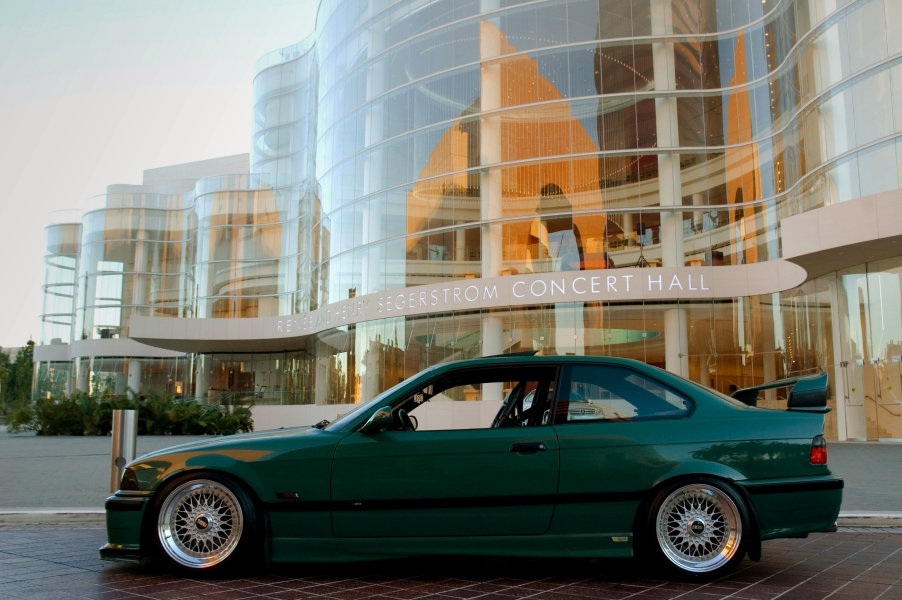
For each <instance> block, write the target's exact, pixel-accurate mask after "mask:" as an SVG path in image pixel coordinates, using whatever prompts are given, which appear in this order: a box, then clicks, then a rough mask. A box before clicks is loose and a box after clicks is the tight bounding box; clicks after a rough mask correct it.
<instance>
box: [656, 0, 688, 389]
mask: <svg viewBox="0 0 902 600" xmlns="http://www.w3.org/2000/svg"><path fill="white" fill-rule="evenodd" d="M651 32H652V35H667V34H671V33H673V14H672V12H671V3H670V0H651ZM652 59H653V63H654V75H655V91H656V92H668V91H671V90H675V89H676V67H675V65H676V63H675V60H674V54H673V44H672V43H669V42H668V43H654V44H652ZM655 126H656V132H657V140H658V148H664V149H667V148H674V149H676V148H678V147H679V143H680V137H679V127H678V119H677V103H676V98H666V97H656V98H655ZM658 193H659V196H660V203H661V207H662V208H665V207H668V206H680V205H681V204H682V196H683V193H682V183H681V181H680V155H679V153H677V152H662V153H661V154H659V155H658ZM661 259H662V262H663V265H664V266H665V267H681V266H683V263H684V259H683V223H682V213H680V212H674V213H670V212H663V213H662V214H661ZM687 335H688V334H687V329H686V311H685V309H681V308H671V309H667V310H665V311H664V356H665V365H666V367H667V370H668V371H670V372H672V373H676V374H678V375H683V376H688V375H689V356H688V348H687Z"/></svg>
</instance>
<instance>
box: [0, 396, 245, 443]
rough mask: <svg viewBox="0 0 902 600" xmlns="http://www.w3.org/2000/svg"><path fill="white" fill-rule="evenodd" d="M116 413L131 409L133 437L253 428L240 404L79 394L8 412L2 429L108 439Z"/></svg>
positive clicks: (211, 432) (173, 397) (234, 431)
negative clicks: (134, 425) (135, 421)
mask: <svg viewBox="0 0 902 600" xmlns="http://www.w3.org/2000/svg"><path fill="white" fill-rule="evenodd" d="M117 409H121V410H136V411H137V413H138V435H229V434H233V433H240V432H242V431H253V429H254V420H253V417H252V416H251V410H250V407H249V406H246V405H242V406H234V405H223V406H219V405H213V406H211V405H207V404H200V403H198V402H195V401H194V400H193V399H192V400H184V399H181V398H176V397H175V396H172V395H170V394H164V393H152V394H150V395H149V396H147V397H146V398H142V399H133V398H125V397H122V396H113V395H106V394H104V395H101V396H93V395H89V394H85V393H83V392H76V393H74V394H73V395H72V396H63V397H61V398H40V399H38V400H36V401H35V402H34V403H32V404H31V405H29V406H26V407H25V408H22V409H20V410H18V411H16V412H14V413H12V414H11V415H10V416H9V418H7V421H6V429H7V431H9V432H12V433H17V432H20V431H34V432H36V433H37V434H38V435H108V434H109V433H110V431H111V429H112V422H113V411H114V410H117Z"/></svg>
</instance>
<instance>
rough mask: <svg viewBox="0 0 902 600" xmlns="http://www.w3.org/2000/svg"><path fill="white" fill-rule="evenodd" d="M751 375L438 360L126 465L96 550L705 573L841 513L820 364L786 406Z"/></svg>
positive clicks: (825, 526)
mask: <svg viewBox="0 0 902 600" xmlns="http://www.w3.org/2000/svg"><path fill="white" fill-rule="evenodd" d="M777 383H778V384H781V385H788V384H789V383H792V382H790V381H787V380H783V381H782V382H777ZM775 385H776V384H775ZM762 387H764V386H762ZM758 389H759V388H751V389H747V390H740V393H738V394H737V396H740V397H742V398H744V399H745V402H740V401H739V400H736V399H734V398H729V397H727V396H724V395H722V394H719V393H718V392H715V391H713V390H711V389H709V388H706V387H703V386H700V385H698V384H696V383H693V382H691V381H688V380H686V379H683V378H680V377H677V376H675V375H673V374H671V373H668V372H666V371H663V370H660V369H658V368H656V367H653V366H650V365H647V364H644V363H641V362H636V361H631V360H626V359H618V358H607V357H585V356H563V357H555V356H523V355H509V356H503V357H490V358H480V359H474V360H466V361H460V362H453V363H447V364H440V365H436V366H434V367H431V368H429V369H426V370H425V371H422V372H421V373H419V374H417V375H415V376H413V377H411V378H410V379H407V380H406V381H403V382H402V383H400V384H398V385H396V386H395V387H393V388H392V389H390V390H388V391H386V392H384V393H383V394H381V395H379V396H378V397H376V398H374V399H373V400H372V401H371V402H368V403H366V404H363V405H361V406H359V407H358V408H356V409H355V410H354V411H352V412H350V413H348V414H346V415H344V416H342V417H341V418H339V419H338V420H336V421H335V422H332V423H320V424H318V425H316V426H315V427H303V428H286V429H280V430H276V431H269V432H260V433H253V434H245V435H236V436H229V437H221V438H215V439H211V440H210V441H202V442H197V443H191V444H185V445H182V446H176V447H173V448H169V449H166V450H163V451H159V452H154V453H152V454H148V455H146V456H143V457H141V458H139V459H137V460H135V461H133V462H132V463H131V464H129V465H128V467H127V468H126V470H125V474H124V476H123V478H122V482H121V485H120V489H119V490H118V491H117V492H116V493H115V494H114V495H113V496H111V497H110V498H109V499H107V502H106V511H107V533H108V540H109V541H108V543H107V544H106V545H105V546H103V548H101V550H100V554H101V557H103V558H105V559H112V560H139V559H142V558H153V557H157V558H162V559H163V560H164V561H168V562H169V563H171V565H173V566H174V567H176V568H180V569H183V570H187V571H189V572H190V571H197V570H208V569H215V570H228V569H230V568H232V567H234V566H244V565H247V564H258V563H269V562H319V561H357V560H369V559H384V558H392V557H404V556H411V555H423V554H432V555H471V556H472V555H504V556H558V557H563V556H566V557H629V556H635V555H640V556H642V557H643V558H644V559H650V560H656V561H658V562H659V563H660V564H661V565H662V566H664V567H667V568H668V569H670V570H671V571H674V572H675V574H683V575H689V576H699V577H700V576H716V575H719V574H721V573H723V572H725V571H728V570H730V569H732V568H734V567H736V565H737V564H738V563H739V562H740V561H741V560H742V559H743V557H744V556H746V555H748V556H749V557H750V558H751V559H752V560H758V559H759V557H760V555H761V542H762V540H768V539H773V538H780V537H798V536H804V535H806V534H807V533H809V532H815V531H829V530H831V529H833V528H834V527H835V522H836V517H837V515H838V513H839V508H840V502H841V499H842V487H843V482H842V480H841V479H838V478H836V477H834V476H833V475H832V474H831V473H830V470H829V469H828V467H827V448H826V443H825V441H824V436H823V425H824V414H825V413H826V411H827V410H828V409H827V408H826V406H825V404H826V376H816V377H814V378H806V379H801V380H800V381H799V382H798V383H796V384H795V387H794V388H793V390H792V392H791V393H790V397H789V401H788V405H789V406H788V409H787V410H773V409H764V408H757V407H755V406H753V405H754V403H755V398H756V397H757V392H758ZM468 400H480V401H479V402H468Z"/></svg>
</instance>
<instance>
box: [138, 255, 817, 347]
mask: <svg viewBox="0 0 902 600" xmlns="http://www.w3.org/2000/svg"><path fill="white" fill-rule="evenodd" d="M806 276H807V274H806V271H805V269H803V268H802V267H800V266H798V265H795V264H793V263H790V262H787V261H785V260H782V259H780V260H771V261H767V262H762V263H755V264H751V265H733V266H710V267H705V266H701V267H673V268H668V267H655V268H644V269H640V268H620V269H598V270H590V271H563V272H555V273H532V274H524V275H507V276H500V277H484V278H476V279H454V280H449V281H447V282H442V283H434V284H428V285H420V286H415V287H409V288H404V289H399V290H392V291H386V292H378V293H374V294H367V295H365V296H358V297H355V298H349V299H347V300H342V301H340V302H335V303H333V304H329V305H327V306H324V307H322V308H319V309H317V310H314V311H311V312H308V313H302V314H297V315H287V316H278V317H259V318H251V319H171V318H160V317H156V318H151V317H132V319H131V323H130V332H129V333H130V337H131V339H134V340H137V341H139V342H142V343H145V344H148V345H151V346H156V347H160V348H168V349H170V350H178V351H182V352H262V351H280V350H291V349H297V348H299V347H302V346H303V343H304V341H305V339H306V338H308V337H309V336H312V335H315V334H318V333H322V332H324V331H327V330H330V329H333V328H336V327H344V326H348V325H354V324H357V323H363V322H367V321H375V320H379V319H385V318H391V317H412V316H423V315H429V314H437V313H449V312H468V311H474V310H487V309H506V308H511V307H519V306H535V305H542V304H556V303H560V302H602V303H603V302H622V301H642V300H644V301H691V300H706V299H709V300H710V299H720V298H737V297H744V296H757V295H761V294H771V293H776V292H781V291H784V290H789V289H792V288H794V287H797V286H799V285H801V284H802V283H803V282H804V281H805V279H806Z"/></svg>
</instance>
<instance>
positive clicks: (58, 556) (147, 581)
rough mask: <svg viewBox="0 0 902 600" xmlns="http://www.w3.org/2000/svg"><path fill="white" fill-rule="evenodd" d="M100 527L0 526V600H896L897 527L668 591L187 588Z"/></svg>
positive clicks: (588, 570) (600, 572)
mask: <svg viewBox="0 0 902 600" xmlns="http://www.w3.org/2000/svg"><path fill="white" fill-rule="evenodd" d="M104 541H105V532H104V530H103V528H102V527H100V526H97V525H90V526H85V525H62V526H46V525H39V526H7V527H0V599H3V600H6V599H16V600H21V599H47V600H70V599H74V598H92V599H103V600H117V599H126V598H132V599H134V598H151V599H156V600H178V599H183V598H204V599H210V600H216V599H220V600H240V599H244V598H269V599H272V600H290V599H294V598H321V599H330V600H363V599H366V598H373V599H377V598H378V599H390V600H414V599H418V598H430V599H444V600H455V599H456V600H471V599H480V600H518V599H524V598H529V599H535V600H567V599H571V598H572V599H577V598H582V599H587V598H599V599H603V600H615V599H617V600H619V599H627V598H628V599H634V600H665V599H677V598H679V599H681V600H717V599H720V598H730V599H732V600H769V599H777V598H779V599H781V600H815V599H818V600H822V599H829V600H877V599H879V600H902V527H893V528H882V529H865V528H859V529H852V528H841V529H840V530H839V531H838V532H836V533H829V534H814V535H811V536H810V537H808V538H807V539H789V540H773V541H769V542H765V543H764V557H763V559H762V561H761V562H758V563H754V562H751V561H749V560H745V561H744V562H743V563H742V565H741V567H740V569H739V570H738V571H737V572H736V573H734V574H732V575H730V576H729V577H726V578H723V579H720V580H718V581H714V582H709V583H679V582H673V581H667V580H664V579H661V578H660V577H658V576H656V575H655V574H654V573H650V572H648V571H647V569H646V568H644V565H643V564H641V563H639V562H638V561H632V560H608V561H592V560H582V559H580V560H573V561H568V560H560V559H558V560H541V559H529V560H523V559H503V560H502V559H475V558H474V559H439V558H419V559H416V560H398V561H389V562H380V563H362V564H361V563H354V564H344V565H327V566H323V565H290V566H280V567H277V568H274V569H272V570H270V571H268V572H266V573H264V574H262V575H260V576H257V577H252V578H233V579H228V578H222V579H211V578H206V579H187V578H183V577H178V576H175V575H172V574H170V573H167V572H163V571H159V570H155V569H154V568H151V567H146V566H135V565H124V564H118V563H109V562H104V561H101V560H100V559H99V558H98V555H97V549H98V548H99V547H100V546H101V545H102V544H103V543H104Z"/></svg>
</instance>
